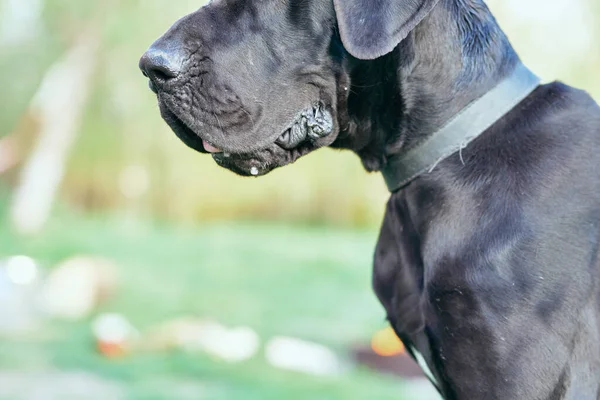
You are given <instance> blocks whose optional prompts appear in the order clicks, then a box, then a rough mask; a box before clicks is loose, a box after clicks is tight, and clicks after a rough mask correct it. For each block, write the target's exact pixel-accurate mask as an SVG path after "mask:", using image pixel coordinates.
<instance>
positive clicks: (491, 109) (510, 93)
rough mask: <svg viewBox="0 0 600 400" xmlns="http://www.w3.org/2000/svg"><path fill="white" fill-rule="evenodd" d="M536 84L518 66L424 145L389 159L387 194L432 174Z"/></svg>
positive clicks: (523, 68) (533, 78)
mask: <svg viewBox="0 0 600 400" xmlns="http://www.w3.org/2000/svg"><path fill="white" fill-rule="evenodd" d="M539 84H540V78H538V77H537V76H536V75H535V74H534V73H533V72H531V71H530V70H529V69H528V68H527V67H526V66H525V65H523V64H521V63H519V64H518V65H517V66H516V68H515V70H514V71H513V72H512V73H511V74H510V75H509V76H508V77H506V78H505V79H504V80H503V81H501V82H500V83H499V84H498V85H497V86H496V87H494V88H493V89H491V90H490V91H489V92H487V93H486V94H484V95H483V96H482V97H480V98H479V99H477V100H475V101H473V102H472V103H471V104H469V105H468V106H467V107H465V108H464V109H463V110H462V111H461V112H460V113H458V114H457V115H456V117H454V118H453V119H452V120H450V122H448V123H447V124H446V125H445V126H444V127H442V128H441V129H440V130H439V131H437V132H435V133H434V134H433V135H431V136H430V137H429V138H428V139H427V140H425V142H423V143H421V144H420V145H418V146H416V147H414V148H412V149H409V150H408V151H406V152H403V153H400V154H396V155H394V156H392V157H390V158H389V160H388V162H387V164H386V165H385V167H384V168H383V170H382V173H383V177H384V179H385V182H386V184H387V187H388V189H389V190H390V192H395V191H397V190H399V189H401V188H402V187H404V186H406V185H407V184H409V183H410V182H411V181H412V180H413V179H415V178H417V177H418V176H419V175H421V174H424V173H426V172H431V171H433V169H434V168H435V166H436V165H437V164H438V163H439V162H440V161H442V160H444V159H445V158H447V157H449V156H451V155H452V154H454V153H456V152H457V151H460V150H462V149H464V148H465V147H467V145H468V144H469V143H470V142H471V141H473V140H474V139H475V138H477V137H478V136H479V135H481V134H482V133H483V132H485V131H486V130H487V129H488V128H489V127H491V126H492V125H493V124H494V123H495V122H496V121H498V120H499V119H500V118H502V117H503V116H504V115H506V114H507V113H508V112H509V111H510V110H512V109H513V108H514V107H515V106H516V105H517V104H519V103H520V102H521V101H522V100H524V99H525V98H526V97H527V96H528V95H529V94H531V92H533V91H534V90H535V89H536V88H537V87H538V86H539Z"/></svg>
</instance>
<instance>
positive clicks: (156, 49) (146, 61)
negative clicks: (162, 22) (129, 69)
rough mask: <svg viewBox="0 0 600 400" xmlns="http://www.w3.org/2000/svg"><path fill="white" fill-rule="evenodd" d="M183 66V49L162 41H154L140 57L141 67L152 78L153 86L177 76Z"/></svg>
mask: <svg viewBox="0 0 600 400" xmlns="http://www.w3.org/2000/svg"><path fill="white" fill-rule="evenodd" d="M182 67H183V56H182V54H181V50H179V49H178V48H176V47H175V46H169V45H165V44H164V43H161V42H160V41H158V42H156V43H154V44H153V45H152V46H151V47H150V48H149V49H148V51H147V52H146V53H145V54H144V55H143V56H142V58H141V59H140V69H141V70H142V73H143V74H144V75H145V76H147V77H148V78H149V79H150V81H151V86H152V84H154V85H156V86H160V85H162V84H164V83H166V82H167V81H170V80H171V79H174V78H177V77H178V76H179V74H180V73H181V69H182Z"/></svg>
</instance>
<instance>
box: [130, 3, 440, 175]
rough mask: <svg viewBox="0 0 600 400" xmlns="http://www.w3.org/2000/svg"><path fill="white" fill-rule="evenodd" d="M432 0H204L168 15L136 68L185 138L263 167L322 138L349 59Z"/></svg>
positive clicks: (246, 166) (248, 170) (341, 103)
mask: <svg viewBox="0 0 600 400" xmlns="http://www.w3.org/2000/svg"><path fill="white" fill-rule="evenodd" d="M437 2H438V0H377V1H373V0H213V1H212V2H211V3H209V4H208V5H206V6H204V7H202V8H201V9H199V10H198V11H196V12H194V13H192V14H190V15H187V16H185V17H183V18H182V19H180V20H179V21H177V22H176V23H175V24H174V25H173V26H172V27H171V28H170V29H169V31H168V32H166V33H165V34H164V36H162V37H161V38H159V39H158V40H157V41H156V42H155V43H154V44H153V45H152V46H151V47H150V49H149V50H148V52H146V53H145V54H144V56H143V57H142V59H141V61H140V67H141V69H142V71H143V72H144V74H145V75H146V76H147V77H148V78H149V79H150V87H151V89H152V90H153V91H154V92H156V93H157V95H158V102H159V106H160V111H161V114H162V117H163V118H164V120H165V121H166V122H167V123H168V124H169V126H170V127H171V128H172V129H173V131H174V132H175V133H176V134H177V136H178V137H179V138H180V139H181V140H182V141H183V142H184V143H186V144H187V145H188V146H190V147H192V148H194V149H196V150H198V151H200V152H207V153H212V156H213V158H214V159H215V161H216V162H217V163H218V164H219V165H221V166H223V167H226V168H229V169H231V170H232V171H234V172H236V173H238V174H241V175H262V174H266V173H268V172H269V171H271V170H272V169H274V168H277V167H280V166H283V165H286V164H288V163H290V162H293V161H295V160H296V159H297V158H299V157H300V156H302V155H304V154H307V153H309V152H310V151H312V150H314V149H317V148H320V147H323V146H328V145H331V144H332V143H333V142H334V141H335V140H336V138H337V137H338V134H339V131H340V125H341V121H342V120H343V118H342V117H343V116H344V115H346V114H347V110H346V104H347V99H348V96H349V92H350V91H351V86H350V85H351V82H349V79H350V78H349V76H350V75H349V71H348V68H349V66H348V65H349V63H348V60H349V59H352V58H358V59H369V60H370V59H375V58H378V57H380V56H382V55H384V54H386V53H389V52H391V51H392V50H393V49H394V48H395V47H396V46H397V45H398V43H399V42H400V41H401V40H402V39H404V38H405V37H406V36H407V35H408V33H409V32H410V31H411V30H412V29H413V28H414V27H415V26H416V25H417V24H418V23H419V22H420V21H421V20H422V19H423V18H424V17H425V15H427V13H428V12H429V11H431V9H432V8H433V7H434V6H435V4H436V3H437Z"/></svg>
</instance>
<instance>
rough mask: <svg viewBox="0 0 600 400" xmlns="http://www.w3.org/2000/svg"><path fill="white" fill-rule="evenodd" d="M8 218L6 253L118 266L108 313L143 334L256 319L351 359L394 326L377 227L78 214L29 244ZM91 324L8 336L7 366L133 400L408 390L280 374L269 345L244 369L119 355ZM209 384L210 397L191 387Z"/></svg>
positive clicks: (355, 376)
mask: <svg viewBox="0 0 600 400" xmlns="http://www.w3.org/2000/svg"><path fill="white" fill-rule="evenodd" d="M0 208H1V207H0ZM6 225H7V224H6V223H2V221H0V256H5V255H8V254H19V253H20V254H27V255H29V256H32V257H34V258H36V259H38V260H39V261H40V262H41V263H43V264H44V265H53V264H54V263H55V262H57V261H60V260H61V259H63V258H65V257H69V256H72V255H74V254H81V253H84V254H95V255H101V256H104V257H108V258H110V259H112V260H114V261H116V262H117V263H118V265H119V266H120V271H119V272H120V277H121V281H120V288H119V291H118V295H117V296H116V297H115V298H114V299H112V300H111V301H110V302H109V303H108V304H106V305H104V306H103V310H100V311H116V312H121V313H123V314H125V315H126V316H127V317H128V318H129V319H130V320H131V321H132V322H133V323H134V324H135V325H136V326H137V327H138V328H140V329H142V330H144V329H147V328H149V327H150V326H151V325H153V324H156V323H159V322H161V321H164V320H166V319H169V318H173V317H177V316H182V315H189V314H195V315H198V316H203V317H213V318H215V319H217V320H218V321H220V322H222V323H224V324H226V325H230V326H235V325H241V324H245V325H248V326H251V327H252V328H254V329H255V330H257V332H258V333H259V334H260V336H261V338H262V340H263V341H264V340H265V339H268V338H269V337H271V336H273V335H293V336H296V337H299V338H302V339H308V340H314V341H317V342H319V343H323V344H326V345H329V346H331V347H332V348H334V349H335V350H336V351H338V352H339V354H341V355H342V356H347V355H348V354H349V353H348V349H349V347H350V346H351V345H353V344H357V343H367V341H368V339H369V337H370V336H371V334H372V333H373V332H374V330H376V329H379V328H381V327H383V326H384V314H383V311H382V309H381V307H380V306H379V304H378V303H377V301H376V299H375V296H374V295H373V294H372V292H371V288H370V274H371V272H370V270H371V254H372V251H373V247H374V244H375V240H376V232H375V231H371V230H369V231H347V230H336V229H332V228H320V227H295V228H293V227H286V226H281V225H265V224H258V223H250V222H248V223H244V224H236V225H227V224H216V225H210V226H208V225H207V226H203V227H201V228H197V229H182V228H172V227H169V226H161V225H159V224H145V223H140V222H139V221H138V222H135V220H129V219H128V218H125V217H112V218H95V219H94V218H90V217H87V218H85V219H83V218H78V217H76V216H73V215H72V214H67V215H66V216H65V215H63V216H62V217H60V218H55V219H54V220H53V221H52V222H51V224H50V226H49V228H48V229H47V230H46V232H45V233H44V234H43V235H42V236H40V237H38V238H36V239H35V240H31V239H27V240H24V239H20V238H18V237H16V236H14V235H12V234H11V233H10V231H9V230H8V229H7V228H6ZM89 326H90V321H82V322H80V323H59V322H54V323H51V324H50V326H49V327H48V328H47V329H44V331H43V332H42V334H40V335H35V337H32V338H23V339H22V340H19V341H14V340H11V341H6V340H4V341H0V369H1V370H4V371H6V370H12V371H15V370H17V371H40V370H49V369H59V370H64V371H73V370H76V371H81V370H85V371H88V372H91V373H94V374H96V375H98V376H99V377H102V378H103V379H108V380H109V381H113V382H115V383H117V384H118V385H119V386H120V387H121V388H122V389H123V390H124V391H125V394H126V398H130V399H180V398H181V399H186V398H216V399H232V400H235V399H240V400H241V399H243V400H250V399H261V400H265V399H283V398H285V399H302V400H304V399H328V400H331V399H398V398H399V397H398V396H399V395H400V393H402V383H401V382H400V381H399V380H397V379H395V378H392V377H385V376H381V375H378V374H376V373H373V372H370V371H367V370H364V369H362V368H353V369H351V370H350V371H349V372H347V373H344V374H343V375H341V376H338V377H328V378H316V377H311V376H307V375H303V374H299V373H293V372H283V371H278V370H276V369H274V368H273V367H271V366H269V365H268V364H267V362H266V361H265V360H264V356H263V355H262V354H263V353H262V352H260V353H259V354H258V355H257V356H256V357H255V359H253V360H251V361H248V362H245V363H241V364H237V365H230V364H226V363H224V362H220V361H218V360H214V359H211V358H209V357H208V356H203V355H198V354H189V353H184V352H171V353H156V354H138V355H135V354H134V355H131V356H129V357H127V358H125V359H122V360H118V361H110V360H106V359H104V358H102V357H100V356H98V355H96V353H95V352H94V346H93V342H92V338H91V333H90V327H89ZM190 385H191V386H190ZM198 386H200V387H202V388H203V390H202V392H203V395H202V396H201V397H198V393H197V392H194V391H193V390H192V391H191V392H190V390H187V392H186V390H184V388H186V387H187V388H188V389H189V388H190V387H198ZM179 389H181V390H179ZM178 390H179V391H178ZM186 393H187V394H186ZM190 393H192V394H190Z"/></svg>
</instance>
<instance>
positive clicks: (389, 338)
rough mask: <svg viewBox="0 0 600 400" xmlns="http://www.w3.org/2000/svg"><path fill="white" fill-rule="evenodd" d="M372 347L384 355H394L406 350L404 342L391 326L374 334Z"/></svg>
mask: <svg viewBox="0 0 600 400" xmlns="http://www.w3.org/2000/svg"><path fill="white" fill-rule="evenodd" d="M371 348H372V349H373V351H374V352H375V353H377V354H378V355H380V356H383V357H392V356H395V355H398V354H403V353H404V352H405V351H406V349H405V347H404V344H402V341H401V340H400V339H399V338H398V336H397V335H396V332H394V330H393V329H392V328H391V327H387V328H385V329H382V330H380V331H378V332H377V333H375V334H374V335H373V338H372V339H371Z"/></svg>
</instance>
